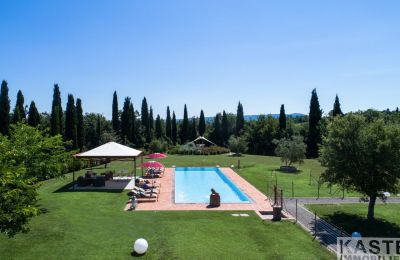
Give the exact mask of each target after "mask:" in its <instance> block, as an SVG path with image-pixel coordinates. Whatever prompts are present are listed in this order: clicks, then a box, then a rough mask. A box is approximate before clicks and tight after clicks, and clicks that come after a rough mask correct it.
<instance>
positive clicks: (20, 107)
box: [13, 90, 26, 123]
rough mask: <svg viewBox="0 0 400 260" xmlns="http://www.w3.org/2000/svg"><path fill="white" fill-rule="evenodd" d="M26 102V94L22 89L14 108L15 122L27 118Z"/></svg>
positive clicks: (19, 91)
mask: <svg viewBox="0 0 400 260" xmlns="http://www.w3.org/2000/svg"><path fill="white" fill-rule="evenodd" d="M24 103H25V99H24V95H23V94H22V91H21V90H18V93H17V102H16V103H15V108H14V118H13V122H14V123H18V122H22V121H23V120H25V119H26V113H25V105H24Z"/></svg>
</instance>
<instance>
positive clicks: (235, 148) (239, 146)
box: [228, 136, 248, 155]
mask: <svg viewBox="0 0 400 260" xmlns="http://www.w3.org/2000/svg"><path fill="white" fill-rule="evenodd" d="M228 144H229V149H230V150H231V151H232V152H233V153H236V154H238V155H240V154H242V153H245V152H246V150H247V144H248V143H247V141H246V139H245V138H244V137H234V136H231V137H230V138H229V141H228Z"/></svg>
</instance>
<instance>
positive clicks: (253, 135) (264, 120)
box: [245, 115, 278, 155]
mask: <svg viewBox="0 0 400 260" xmlns="http://www.w3.org/2000/svg"><path fill="white" fill-rule="evenodd" d="M277 132H278V120H276V119H274V118H273V117H272V116H267V117H266V116H264V115H261V116H259V117H258V119H257V120H256V121H251V122H249V124H248V126H247V128H246V135H245V136H246V140H247V142H248V144H249V147H248V152H249V153H251V154H260V155H274V154H275V144H274V142H273V140H274V139H275V138H276V136H277Z"/></svg>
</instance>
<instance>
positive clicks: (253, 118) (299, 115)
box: [205, 113, 305, 123]
mask: <svg viewBox="0 0 400 260" xmlns="http://www.w3.org/2000/svg"><path fill="white" fill-rule="evenodd" d="M259 116H260V115H245V116H244V120H245V121H254V120H257V119H258V117H259ZM267 116H272V117H273V118H279V114H268V115H267ZM303 116H305V115H304V114H301V113H293V114H288V115H287V117H291V118H297V117H303ZM205 119H206V122H207V123H210V122H212V121H213V120H214V117H206V118H205Z"/></svg>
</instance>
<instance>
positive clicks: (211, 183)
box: [175, 168, 250, 203]
mask: <svg viewBox="0 0 400 260" xmlns="http://www.w3.org/2000/svg"><path fill="white" fill-rule="evenodd" d="M211 189H214V190H215V191H216V192H218V193H219V194H220V196H221V203H250V199H249V198H248V197H247V196H246V194H244V193H243V192H242V191H241V190H240V189H239V188H238V187H237V186H236V185H235V184H234V183H233V182H232V181H231V180H230V179H229V178H228V177H226V176H225V174H224V173H223V172H222V171H221V170H220V169H219V168H175V203H208V202H209V201H210V194H211Z"/></svg>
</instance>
